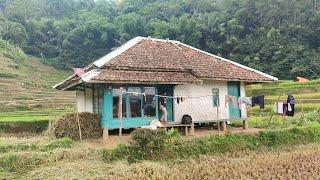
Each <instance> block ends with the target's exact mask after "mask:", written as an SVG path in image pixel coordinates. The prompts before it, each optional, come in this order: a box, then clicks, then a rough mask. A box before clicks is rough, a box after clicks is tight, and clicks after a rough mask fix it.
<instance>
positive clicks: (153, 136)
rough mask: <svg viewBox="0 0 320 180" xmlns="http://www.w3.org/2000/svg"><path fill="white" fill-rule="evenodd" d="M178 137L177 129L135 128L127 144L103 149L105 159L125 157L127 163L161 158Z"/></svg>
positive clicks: (164, 156)
mask: <svg viewBox="0 0 320 180" xmlns="http://www.w3.org/2000/svg"><path fill="white" fill-rule="evenodd" d="M176 137H179V133H178V132H177V130H174V129H172V130H170V131H168V132H167V131H166V130H164V129H158V130H151V129H137V130H135V131H133V132H132V137H131V140H130V142H129V145H128V146H126V145H119V146H118V147H117V148H115V149H113V150H103V151H102V158H103V160H105V161H114V160H120V159H127V160H128V162H129V163H132V162H136V161H139V160H142V159H147V160H162V159H164V158H167V157H168V156H170V154H172V153H171V152H172V148H173V146H174V140H175V139H176Z"/></svg>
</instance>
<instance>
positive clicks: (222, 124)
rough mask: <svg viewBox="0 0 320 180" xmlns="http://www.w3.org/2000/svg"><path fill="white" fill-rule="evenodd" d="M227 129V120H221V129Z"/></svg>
mask: <svg viewBox="0 0 320 180" xmlns="http://www.w3.org/2000/svg"><path fill="white" fill-rule="evenodd" d="M226 129H227V123H226V121H222V122H221V130H222V131H225V130H226Z"/></svg>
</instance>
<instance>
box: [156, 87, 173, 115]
mask: <svg viewBox="0 0 320 180" xmlns="http://www.w3.org/2000/svg"><path fill="white" fill-rule="evenodd" d="M162 92H166V95H167V96H173V86H172V85H161V86H158V89H157V94H160V93H162ZM166 106H167V107H166V108H167V111H168V121H173V99H172V98H167V99H166ZM161 116H162V112H161V111H160V110H159V119H160V117H161Z"/></svg>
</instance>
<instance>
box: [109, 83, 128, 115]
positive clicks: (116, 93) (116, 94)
mask: <svg viewBox="0 0 320 180" xmlns="http://www.w3.org/2000/svg"><path fill="white" fill-rule="evenodd" d="M123 91H124V89H123V88H114V89H113V90H112V94H113V106H112V109H113V118H120V116H119V114H120V107H122V118H125V117H126V94H125V93H123ZM120 96H122V101H121V99H120ZM121 104H122V105H121Z"/></svg>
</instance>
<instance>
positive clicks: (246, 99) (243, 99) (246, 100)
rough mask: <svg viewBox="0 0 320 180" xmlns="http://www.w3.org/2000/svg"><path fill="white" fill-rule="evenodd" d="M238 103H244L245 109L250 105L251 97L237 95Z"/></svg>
mask: <svg viewBox="0 0 320 180" xmlns="http://www.w3.org/2000/svg"><path fill="white" fill-rule="evenodd" d="M238 104H239V106H240V104H245V105H246V107H247V109H249V108H250V107H252V98H251V97H239V98H238Z"/></svg>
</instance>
